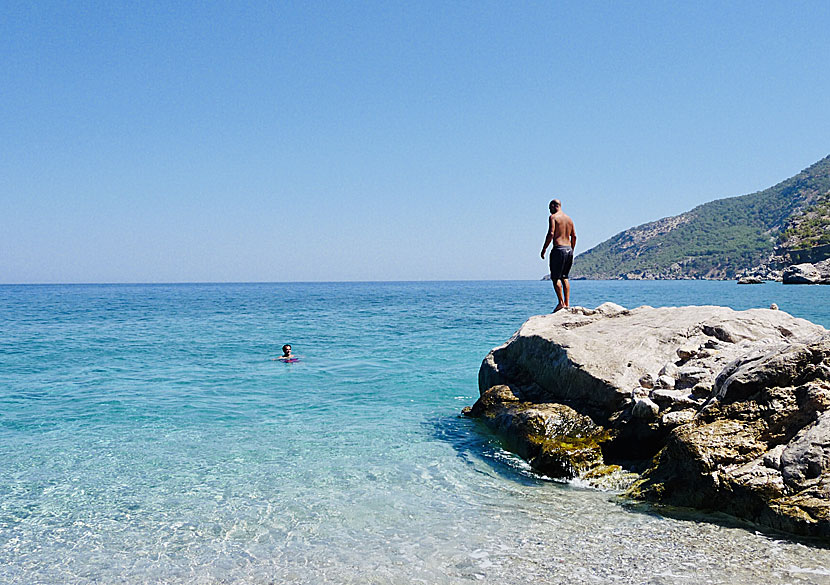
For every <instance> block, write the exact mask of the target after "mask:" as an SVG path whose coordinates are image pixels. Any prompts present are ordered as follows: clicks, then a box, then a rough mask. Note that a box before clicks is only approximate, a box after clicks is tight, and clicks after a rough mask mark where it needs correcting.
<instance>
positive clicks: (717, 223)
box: [571, 156, 830, 279]
mask: <svg viewBox="0 0 830 585" xmlns="http://www.w3.org/2000/svg"><path fill="white" fill-rule="evenodd" d="M825 248H826V250H825ZM822 250H823V251H822ZM816 251H819V252H821V254H820V255H824V252H825V251H826V254H827V255H830V156H827V157H825V158H823V159H821V160H820V161H818V162H817V163H815V164H814V165H812V166H810V167H809V168H806V169H804V170H803V171H801V172H800V173H798V174H797V175H795V176H794V177H791V178H789V179H787V180H786V181H783V182H781V183H778V184H777V185H775V186H773V187H770V188H769V189H765V190H764V191H759V192H757V193H751V194H749V195H742V196H740V197H730V198H727V199H718V200H715V201H710V202H709V203H704V204H703V205H699V206H697V207H695V208H694V209H692V210H691V211H687V212H686V213H681V214H680V215H676V216H674V217H666V218H663V219H659V220H657V221H653V222H650V223H646V224H643V225H641V226H638V227H634V228H631V229H628V230H625V231H624V232H621V233H619V234H617V235H616V236H614V237H612V238H610V239H609V240H606V241H605V242H603V243H601V244H599V245H597V246H595V247H593V248H591V249H590V250H588V251H586V252H583V253H582V254H580V255H578V256H577V257H576V258H575V259H574V266H573V269H572V270H571V277H572V278H592V279H626V278H628V279H642V278H647V279H652V278H667V279H672V278H676V279H683V278H706V279H729V278H735V277H736V276H738V275H739V274H745V273H750V272H760V271H764V270H769V269H780V268H781V267H782V266H784V265H786V264H788V263H790V261H794V259H796V258H798V259H799V261H802V260H805V259H810V258H812V257H811V254H812V253H814V252H816ZM805 254H806V255H805Z"/></svg>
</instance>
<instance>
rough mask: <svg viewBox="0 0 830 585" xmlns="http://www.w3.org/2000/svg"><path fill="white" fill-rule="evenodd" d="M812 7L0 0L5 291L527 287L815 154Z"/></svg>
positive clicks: (819, 120) (822, 90) (829, 39)
mask: <svg viewBox="0 0 830 585" xmlns="http://www.w3.org/2000/svg"><path fill="white" fill-rule="evenodd" d="M828 30H830V3H828V2H803V3H802V2H745V3H744V2H730V3H723V2H711V3H709V2H682V3H672V2H573V3H570V2H526V3H525V2H501V3H496V2H478V1H476V2H407V3H397V2H346V1H344V2H296V3H292V2H275V3H255V2H250V3H239V2H227V3H212V2H192V3H179V2H157V3H152V2H147V3H134V2H129V3H127V2H124V3H121V2H83V1H76V2H62V3H60V2H54V3H53V2H36V3H29V2H10V1H6V2H4V3H3V8H2V9H0V57H2V58H0V133H1V136H2V142H0V209H2V213H1V214H0V282H3V283H23V282H31V283H39V282H192V281H213V282H217V281H294V280H324V281H326V280H424V279H427V280H431V279H535V278H539V277H541V276H542V275H543V274H545V272H546V266H545V262H543V261H542V260H541V259H540V258H539V249H540V247H541V244H542V241H543V239H544V230H545V227H546V220H547V202H548V200H549V199H550V198H551V197H553V196H556V197H559V198H560V199H562V201H563V204H564V209H565V211H566V212H567V213H569V214H570V215H571V216H572V217H573V218H574V220H575V222H576V226H577V233H578V235H579V241H578V244H577V252H579V251H584V250H586V249H587V248H589V247H591V246H593V245H595V244H598V243H599V242H601V241H603V240H605V239H606V238H608V237H610V236H612V235H614V234H615V233H618V232H619V231H621V230H623V229H626V228H628V227H631V226H634V225H639V224H641V223H645V222H647V221H651V220H654V219H658V218H660V217H664V216H667V215H674V214H677V213H681V212H683V211H685V210H687V209H690V208H692V207H694V206H695V205H697V204H699V203H702V202H705V201H709V200H712V199H718V198H721V197H729V196H734V195H742V194H745V193H750V192H753V191H757V190H759V189H764V188H766V187H769V186H771V185H773V184H775V183H777V182H779V181H781V180H783V179H785V178H787V177H789V176H791V175H793V174H795V173H797V172H798V171H800V170H801V169H803V168H805V167H807V166H809V165H810V164H812V163H813V162H815V161H817V160H818V159H820V158H822V157H824V156H826V155H827V154H830V108H828V103H830V75H828V65H827V63H828V58H830V35H828V34H827V31H828Z"/></svg>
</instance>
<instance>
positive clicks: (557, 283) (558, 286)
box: [553, 278, 570, 313]
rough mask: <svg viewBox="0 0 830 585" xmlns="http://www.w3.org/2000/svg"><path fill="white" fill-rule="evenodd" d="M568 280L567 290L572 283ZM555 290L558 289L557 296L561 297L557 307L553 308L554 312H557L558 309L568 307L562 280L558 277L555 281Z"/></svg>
mask: <svg viewBox="0 0 830 585" xmlns="http://www.w3.org/2000/svg"><path fill="white" fill-rule="evenodd" d="M567 282H568V281H567V280H566V281H565V283H566V286H568V289H566V290H569V289H570V285H568V284H567ZM553 290H555V291H556V298H557V299H559V304H558V305H556V308H555V309H554V310H553V312H554V313H555V312H556V311H558V310H560V309H562V308H564V307H567V306H568V303H567V302H565V301H563V300H562V281H561V280H559V279H558V278H557V279H556V280H554V281H553ZM566 294H567V293H566ZM566 298H567V297H566Z"/></svg>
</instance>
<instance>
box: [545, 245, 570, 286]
mask: <svg viewBox="0 0 830 585" xmlns="http://www.w3.org/2000/svg"><path fill="white" fill-rule="evenodd" d="M573 263H574V250H573V248H571V247H570V246H554V247H553V249H551V251H550V279H551V281H553V282H556V281H557V280H560V279H562V278H568V273H569V272H570V271H571V264H573Z"/></svg>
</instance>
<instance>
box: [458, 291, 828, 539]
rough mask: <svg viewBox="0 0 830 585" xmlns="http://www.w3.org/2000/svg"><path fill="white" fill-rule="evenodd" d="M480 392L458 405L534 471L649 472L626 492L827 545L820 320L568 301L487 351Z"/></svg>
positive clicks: (824, 357)
mask: <svg viewBox="0 0 830 585" xmlns="http://www.w3.org/2000/svg"><path fill="white" fill-rule="evenodd" d="M607 309H608V308H607ZM678 348H687V349H689V352H688V353H684V354H683V355H682V356H681V355H680V354H679V353H678V351H677V349H678ZM678 358H681V359H680V360H679V361H678ZM678 364H679V367H678ZM654 372H660V375H658V376H657V378H656V379H654ZM652 384H653V387H652V388H649V386H650V385H652ZM479 388H480V391H481V397H480V399H479V401H478V402H477V403H476V405H474V406H473V407H472V408H470V409H469V410H468V411H467V412H468V414H469V415H470V416H476V417H478V418H481V419H482V420H484V422H485V423H486V424H487V425H488V426H490V427H491V428H493V429H494V430H495V431H496V432H497V433H498V434H499V435H500V436H502V437H504V439H505V442H506V444H507V445H508V446H510V448H512V449H514V450H515V451H516V452H517V453H518V454H520V455H521V456H523V457H525V458H526V459H527V460H528V461H529V462H530V463H531V465H532V466H533V467H534V468H535V469H537V470H540V471H541V472H542V473H545V474H548V475H552V476H557V477H576V476H579V477H590V476H592V475H595V474H600V475H602V474H604V473H606V471H605V470H606V469H608V468H614V466H615V465H626V466H628V469H629V470H636V471H642V470H643V469H645V471H644V472H643V473H642V475H641V476H640V478H639V480H638V481H637V482H636V484H635V485H634V486H632V487H631V488H630V490H629V491H628V494H629V496H631V497H635V498H643V499H649V500H654V501H658V502H664V503H667V504H672V505H679V506H694V507H699V508H703V509H707V510H718V511H720V512H725V513H727V514H733V515H735V516H738V517H740V518H744V519H747V520H750V521H752V522H757V523H758V524H761V525H764V526H768V527H771V528H775V529H778V530H785V531H789V532H791V533H796V534H803V535H810V536H819V537H821V538H826V539H828V541H830V414H827V415H825V413H830V333H828V332H827V331H826V330H825V329H824V328H823V327H820V326H818V325H815V324H812V323H809V322H807V321H804V320H802V319H796V318H794V317H792V316H790V315H788V314H787V313H785V312H783V311H777V310H769V309H752V310H748V311H733V310H731V309H728V308H724V307H675V308H652V307H639V308H636V309H631V310H626V309H623V310H620V309H618V308H613V307H612V308H610V309H609V310H605V309H603V310H602V311H600V310H599V308H598V309H597V310H590V309H587V310H580V309H579V308H573V309H565V310H562V311H559V312H557V313H555V314H552V315H544V316H538V317H532V318H531V319H529V320H528V321H527V322H526V323H524V324H523V325H522V327H521V328H520V329H519V331H517V332H516V334H515V335H514V336H513V337H512V338H511V339H510V340H509V341H508V342H507V343H505V344H504V345H502V346H500V347H498V348H495V349H494V350H493V351H491V352H490V353H489V354H488V355H487V357H486V358H485V359H484V361H483V363H482V365H481V369H480V371H479ZM646 393H648V396H644V394H646Z"/></svg>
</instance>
